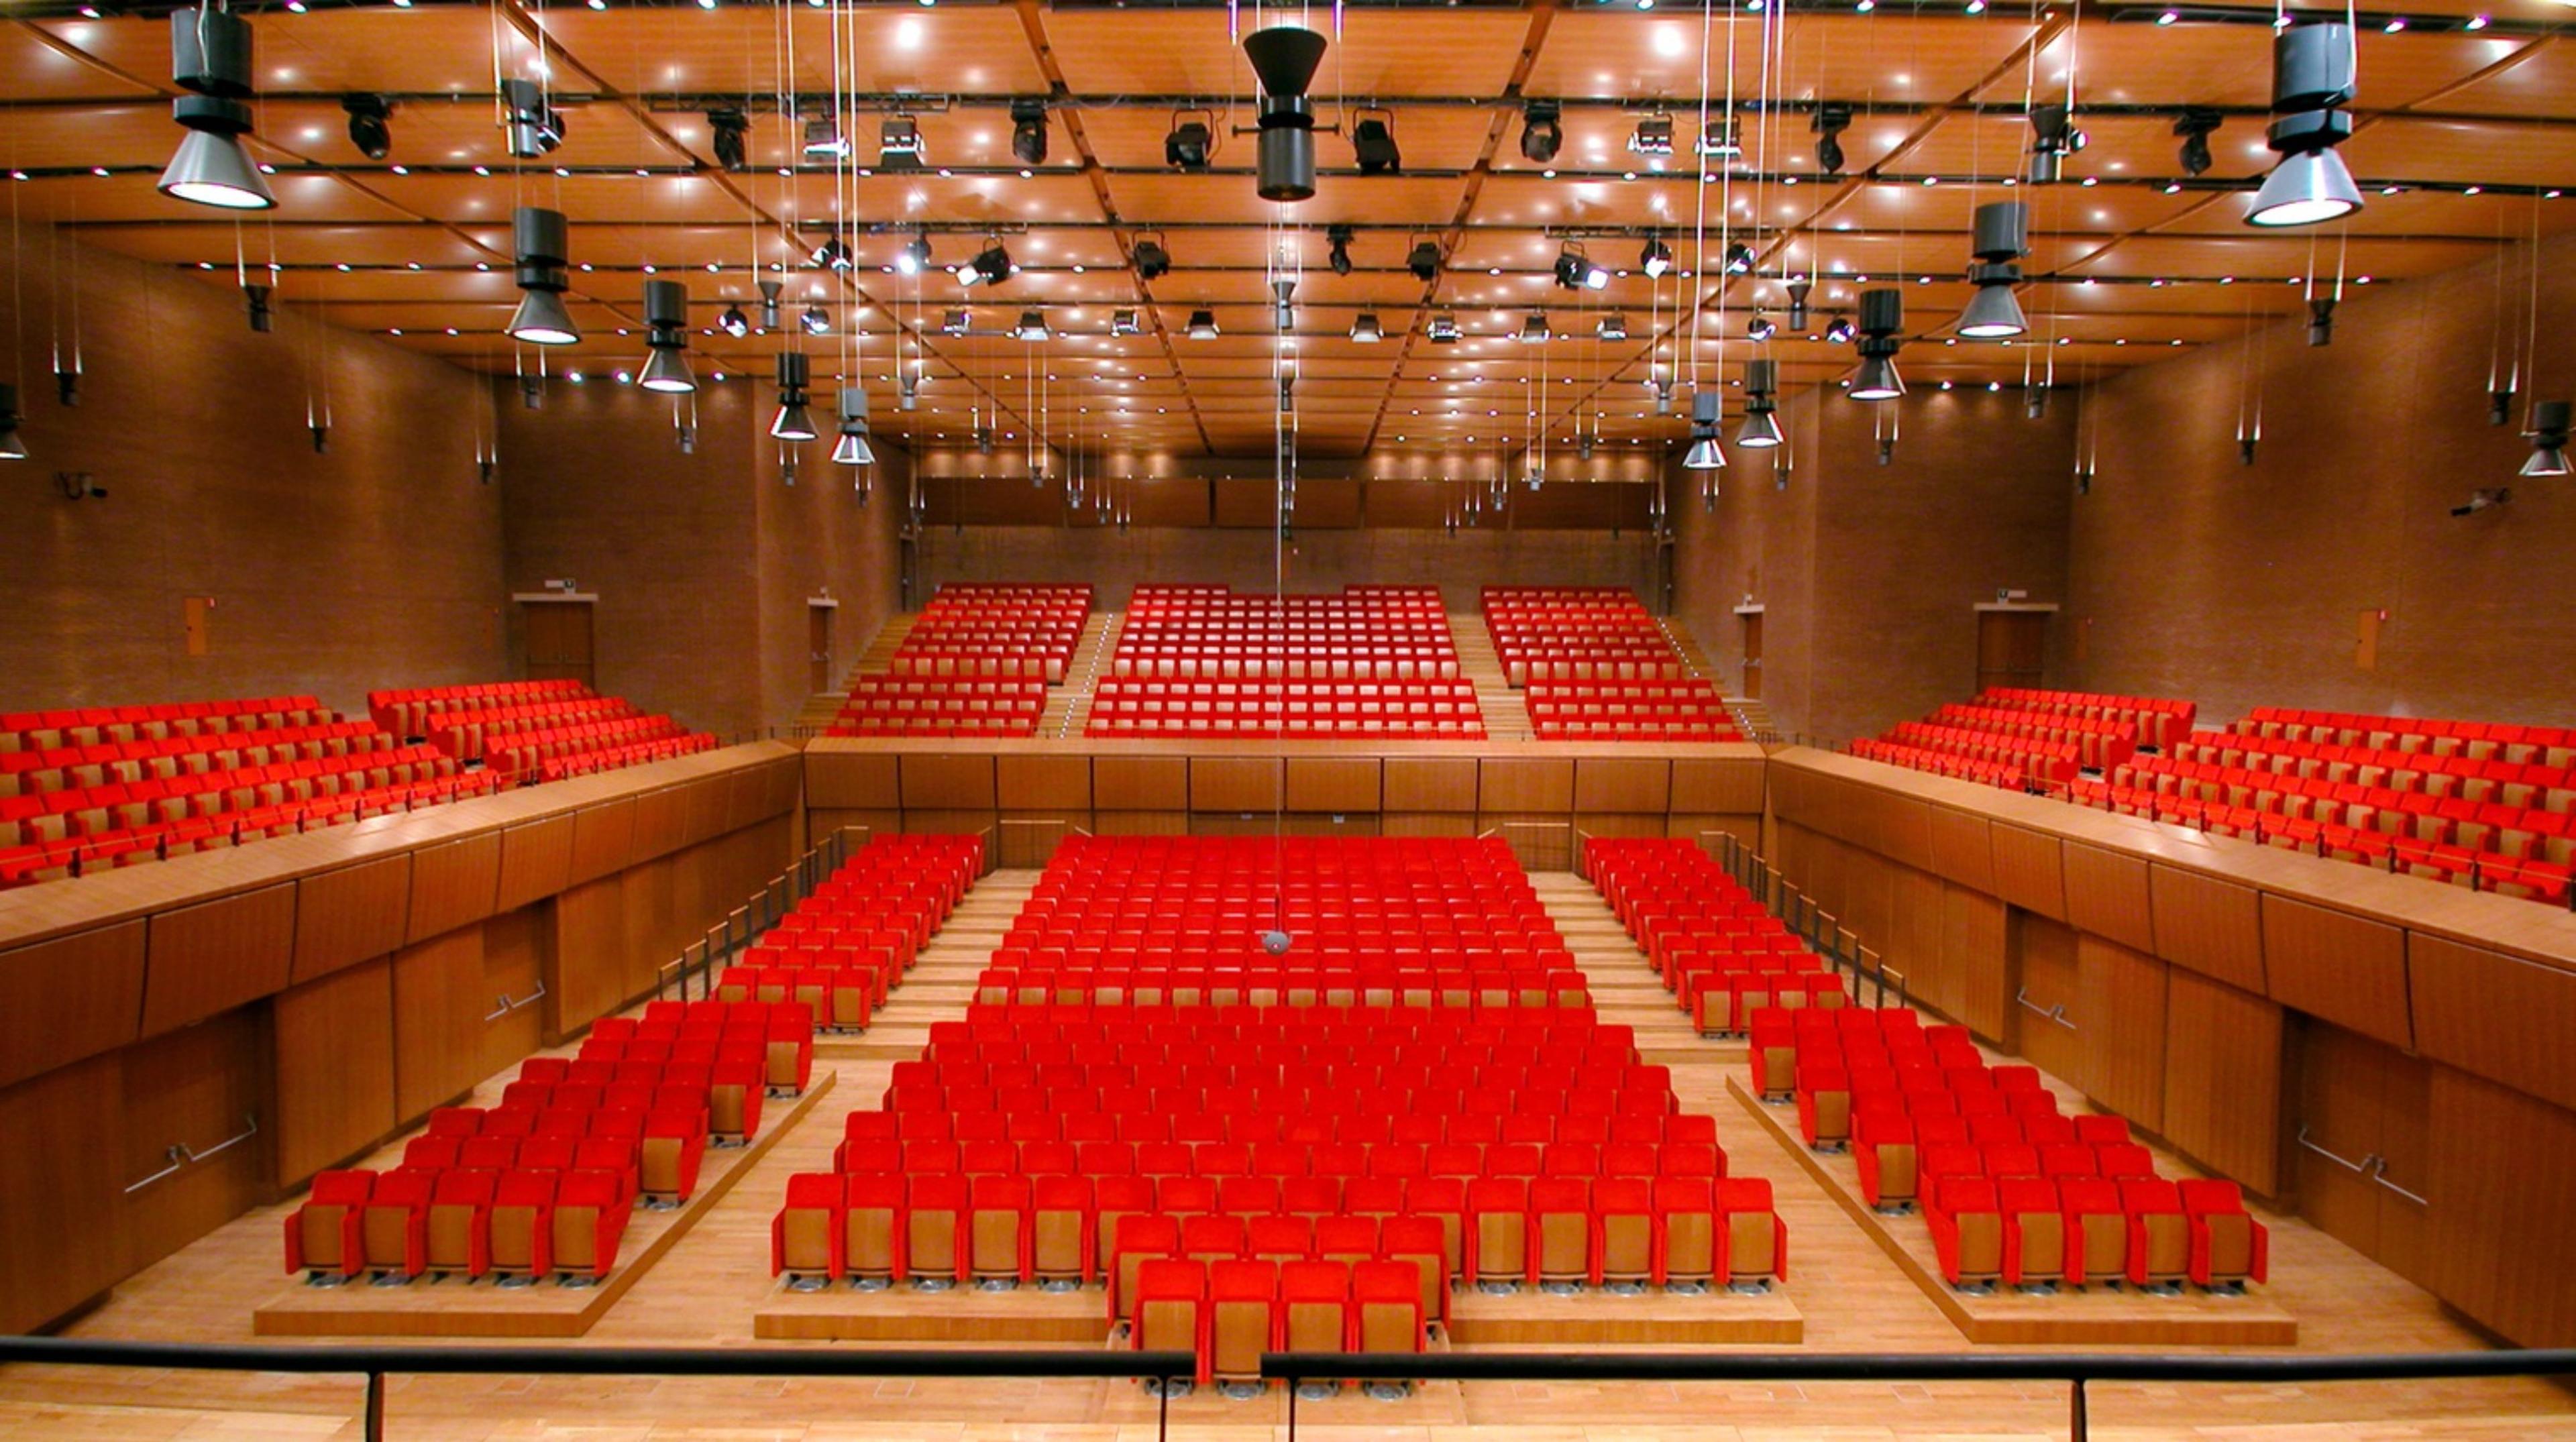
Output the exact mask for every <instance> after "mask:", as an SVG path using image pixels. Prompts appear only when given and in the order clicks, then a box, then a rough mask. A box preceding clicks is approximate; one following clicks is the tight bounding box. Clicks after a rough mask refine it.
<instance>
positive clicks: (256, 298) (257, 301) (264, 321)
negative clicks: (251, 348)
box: [242, 283, 277, 335]
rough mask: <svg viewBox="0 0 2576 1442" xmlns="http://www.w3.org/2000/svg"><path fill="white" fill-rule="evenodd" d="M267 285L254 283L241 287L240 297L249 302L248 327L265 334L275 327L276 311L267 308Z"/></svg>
mask: <svg viewBox="0 0 2576 1442" xmlns="http://www.w3.org/2000/svg"><path fill="white" fill-rule="evenodd" d="M268 295H269V287H267V286H264V285H259V284H256V283H253V284H250V285H245V286H243V287H242V298H243V299H244V300H246V301H247V302H249V304H250V328H251V329H252V330H255V331H257V332H259V333H260V334H261V335H266V334H268V333H269V332H270V331H273V330H275V329H277V316H276V313H275V312H273V311H271V310H270V309H269V308H268Z"/></svg>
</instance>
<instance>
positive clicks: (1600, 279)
mask: <svg viewBox="0 0 2576 1442" xmlns="http://www.w3.org/2000/svg"><path fill="white" fill-rule="evenodd" d="M1556 283H1557V284H1558V285H1559V286H1561V287H1563V288H1565V289H1567V290H1600V289H1603V288H1604V287H1606V286H1608V285H1609V284H1610V272H1609V270H1608V269H1607V268H1606V267H1603V266H1599V265H1595V264H1593V262H1592V258H1591V257H1590V256H1588V255H1585V254H1584V253H1583V247H1582V246H1580V245H1578V244H1576V243H1574V242H1573V241H1567V242H1566V243H1565V245H1564V247H1563V248H1562V249H1560V250H1558V251H1557V253H1556Z"/></svg>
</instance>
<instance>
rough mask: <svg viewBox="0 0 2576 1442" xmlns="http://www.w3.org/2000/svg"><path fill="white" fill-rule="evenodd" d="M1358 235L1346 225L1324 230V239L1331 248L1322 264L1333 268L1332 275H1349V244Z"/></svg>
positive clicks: (1328, 227)
mask: <svg viewBox="0 0 2576 1442" xmlns="http://www.w3.org/2000/svg"><path fill="white" fill-rule="evenodd" d="M1358 235H1359V232H1357V231H1355V230H1353V229H1352V228H1351V227H1349V226H1347V225H1335V226H1327V227H1326V228H1325V230H1324V239H1325V241H1326V242H1327V243H1328V244H1329V245H1330V246H1331V249H1330V251H1329V252H1328V253H1327V254H1326V255H1325V258H1324V263H1325V264H1327V265H1330V266H1331V267H1332V268H1333V274H1335V275H1348V274H1350V273H1351V242H1352V241H1353V240H1355V239H1357V238H1358Z"/></svg>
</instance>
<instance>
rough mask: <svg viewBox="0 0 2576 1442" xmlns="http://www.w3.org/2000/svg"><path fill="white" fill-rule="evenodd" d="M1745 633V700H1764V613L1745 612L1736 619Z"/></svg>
mask: <svg viewBox="0 0 2576 1442" xmlns="http://www.w3.org/2000/svg"><path fill="white" fill-rule="evenodd" d="M1735 619H1736V620H1737V621H1738V622H1740V623H1741V625H1742V629H1743V632H1744V699H1745V700H1747V701H1759V700H1761V699H1762V613H1761V612H1759V611H1745V612H1741V613H1739V614H1738V615H1737V616H1736V618H1735Z"/></svg>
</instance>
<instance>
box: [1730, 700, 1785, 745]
mask: <svg viewBox="0 0 2576 1442" xmlns="http://www.w3.org/2000/svg"><path fill="white" fill-rule="evenodd" d="M1726 709H1727V710H1729V711H1732V712H1734V713H1735V724H1736V725H1738V726H1741V727H1743V728H1744V734H1745V737H1746V738H1747V739H1749V740H1754V741H1760V742H1762V743H1763V744H1764V745H1769V746H1776V745H1779V744H1780V742H1779V735H1780V725H1779V723H1778V722H1776V721H1773V720H1772V719H1771V708H1770V707H1769V706H1767V705H1765V704H1764V703H1762V702H1760V701H1755V700H1751V699H1748V698H1746V697H1742V696H1729V697H1727V698H1726Z"/></svg>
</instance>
